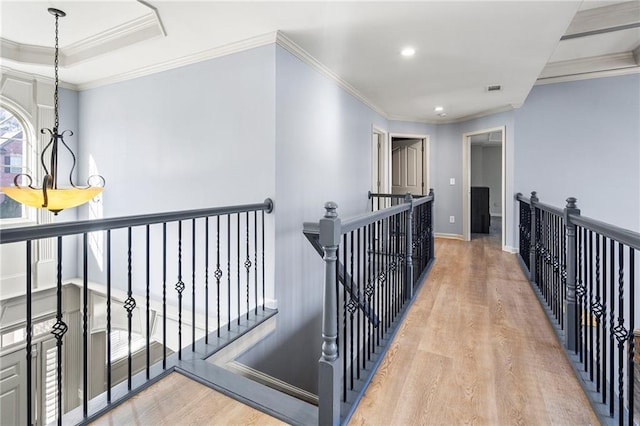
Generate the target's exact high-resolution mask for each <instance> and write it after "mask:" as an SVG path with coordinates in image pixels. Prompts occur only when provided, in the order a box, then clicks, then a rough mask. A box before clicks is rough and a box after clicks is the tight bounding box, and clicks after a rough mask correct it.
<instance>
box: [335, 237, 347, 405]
mask: <svg viewBox="0 0 640 426" xmlns="http://www.w3.org/2000/svg"><path fill="white" fill-rule="evenodd" d="M342 249H343V250H342V277H343V283H342V355H343V356H342V400H343V401H345V402H346V401H347V380H348V379H347V361H348V359H347V358H348V356H347V347H348V346H347V297H348V296H347V286H348V285H349V283H348V281H347V265H348V264H347V254H348V251H349V249H348V246H347V234H344V235H342ZM339 259H340V258H339V257H338V261H339ZM337 283H338V280H336V285H337ZM337 294H340V293H337ZM338 324H340V318H338Z"/></svg>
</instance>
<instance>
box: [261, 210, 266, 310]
mask: <svg viewBox="0 0 640 426" xmlns="http://www.w3.org/2000/svg"><path fill="white" fill-rule="evenodd" d="M264 286H265V276H264V210H262V310H263V311H264V304H265V298H266V295H265V291H264Z"/></svg>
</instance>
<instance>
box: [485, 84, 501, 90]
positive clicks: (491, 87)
mask: <svg viewBox="0 0 640 426" xmlns="http://www.w3.org/2000/svg"><path fill="white" fill-rule="evenodd" d="M501 90H502V86H500V85H499V84H493V85H491V86H487V92H499V91H501Z"/></svg>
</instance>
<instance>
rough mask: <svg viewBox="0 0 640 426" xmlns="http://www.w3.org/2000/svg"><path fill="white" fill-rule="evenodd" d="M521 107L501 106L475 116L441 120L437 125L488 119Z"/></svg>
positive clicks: (517, 105)
mask: <svg viewBox="0 0 640 426" xmlns="http://www.w3.org/2000/svg"><path fill="white" fill-rule="evenodd" d="M520 106H522V104H509V105H503V106H499V107H496V108H491V109H488V110H485V111H481V112H478V113H475V114H469V115H465V116H462V117H457V118H452V119H449V120H447V119H444V120H440V121H438V122H437V123H435V124H458V123H464V122H465V121H470V120H475V119H476V118H482V117H486V116H488V115H493V114H498V113H501V112H508V111H513V110H514V109H516V108H519V107H520Z"/></svg>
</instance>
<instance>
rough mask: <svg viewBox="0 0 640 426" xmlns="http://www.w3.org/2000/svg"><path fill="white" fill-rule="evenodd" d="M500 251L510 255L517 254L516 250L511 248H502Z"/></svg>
mask: <svg viewBox="0 0 640 426" xmlns="http://www.w3.org/2000/svg"><path fill="white" fill-rule="evenodd" d="M502 251H506V252H507V253H511V254H517V253H518V252H519V250H518V249H517V248H515V247H511V246H504V247H502Z"/></svg>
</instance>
